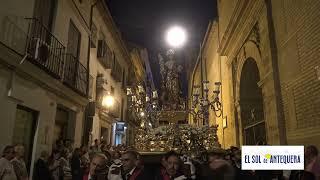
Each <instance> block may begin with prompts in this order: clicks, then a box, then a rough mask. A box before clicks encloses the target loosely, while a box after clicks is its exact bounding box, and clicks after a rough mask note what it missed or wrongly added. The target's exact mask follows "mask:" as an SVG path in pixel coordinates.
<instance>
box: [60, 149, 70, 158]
mask: <svg viewBox="0 0 320 180" xmlns="http://www.w3.org/2000/svg"><path fill="white" fill-rule="evenodd" d="M68 156H69V149H67V148H65V149H64V150H63V151H62V152H61V157H63V158H65V159H68Z"/></svg>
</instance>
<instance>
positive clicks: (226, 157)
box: [224, 152, 232, 164]
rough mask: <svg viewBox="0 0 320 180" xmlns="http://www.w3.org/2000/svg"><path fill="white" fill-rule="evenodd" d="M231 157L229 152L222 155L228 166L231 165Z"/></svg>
mask: <svg viewBox="0 0 320 180" xmlns="http://www.w3.org/2000/svg"><path fill="white" fill-rule="evenodd" d="M231 155H232V153H231V152H227V153H226V154H225V155H224V159H225V160H226V161H228V162H229V163H230V164H232V160H231Z"/></svg>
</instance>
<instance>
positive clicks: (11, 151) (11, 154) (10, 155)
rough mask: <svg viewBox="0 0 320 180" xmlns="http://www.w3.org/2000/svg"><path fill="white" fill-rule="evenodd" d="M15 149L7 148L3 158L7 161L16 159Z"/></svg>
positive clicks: (4, 150) (3, 152)
mask: <svg viewBox="0 0 320 180" xmlns="http://www.w3.org/2000/svg"><path fill="white" fill-rule="evenodd" d="M14 155H15V153H14V147H13V146H6V147H4V149H3V151H2V157H4V158H6V159H7V160H9V161H10V160H11V159H13V158H14Z"/></svg>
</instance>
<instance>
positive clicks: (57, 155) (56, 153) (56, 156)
mask: <svg viewBox="0 0 320 180" xmlns="http://www.w3.org/2000/svg"><path fill="white" fill-rule="evenodd" d="M61 153H62V151H61V152H60V151H59V150H53V151H52V154H51V159H52V160H58V159H60V157H61Z"/></svg>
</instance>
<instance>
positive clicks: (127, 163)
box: [121, 151, 138, 174]
mask: <svg viewBox="0 0 320 180" xmlns="http://www.w3.org/2000/svg"><path fill="white" fill-rule="evenodd" d="M137 161H138V154H137V152H135V151H126V152H124V153H123V154H122V156H121V162H122V167H123V171H124V173H125V174H126V173H128V172H130V171H131V170H132V169H133V168H135V167H136V166H137Z"/></svg>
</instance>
